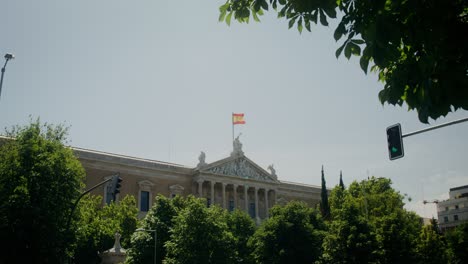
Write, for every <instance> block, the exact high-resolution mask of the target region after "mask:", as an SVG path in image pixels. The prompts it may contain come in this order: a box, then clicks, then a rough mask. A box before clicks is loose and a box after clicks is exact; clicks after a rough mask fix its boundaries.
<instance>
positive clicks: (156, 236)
mask: <svg viewBox="0 0 468 264" xmlns="http://www.w3.org/2000/svg"><path fill="white" fill-rule="evenodd" d="M135 231H136V232H150V233H151V232H154V264H156V241H157V239H158V235H157V232H156V229H154V230H151V229H143V228H138V229H137V230H135Z"/></svg>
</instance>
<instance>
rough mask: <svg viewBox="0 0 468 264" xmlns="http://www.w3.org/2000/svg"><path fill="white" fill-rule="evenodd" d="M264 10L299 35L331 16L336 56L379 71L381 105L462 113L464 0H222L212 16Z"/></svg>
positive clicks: (466, 32) (467, 91)
mask: <svg viewBox="0 0 468 264" xmlns="http://www.w3.org/2000/svg"><path fill="white" fill-rule="evenodd" d="M270 8H273V9H274V10H275V11H276V12H277V13H278V18H285V19H286V20H288V24H289V28H291V27H293V26H297V29H298V30H299V32H302V31H303V29H304V28H305V29H306V30H308V31H311V24H312V23H315V24H318V21H320V24H322V25H323V26H328V21H329V20H330V19H336V18H338V19H339V23H338V26H337V27H336V29H335V32H334V35H333V36H334V38H335V40H336V41H339V40H342V39H343V42H342V44H341V46H340V47H339V48H338V49H337V50H336V57H339V56H340V55H341V54H342V53H344V55H345V57H346V58H348V59H349V58H350V57H351V56H353V55H354V56H358V57H360V60H359V63H360V66H361V68H362V70H363V71H364V72H365V73H367V71H368V69H369V66H371V67H370V69H371V70H373V71H376V72H377V73H378V76H379V80H380V81H382V82H384V88H383V90H381V91H380V93H379V99H380V101H381V102H382V104H384V103H389V104H392V105H400V106H401V105H402V104H403V103H406V105H407V106H408V108H409V110H416V111H417V112H418V117H419V120H420V121H421V122H423V123H427V122H428V119H429V118H432V119H437V118H439V117H441V116H445V115H447V114H448V113H449V112H451V111H453V110H457V109H459V108H462V109H465V110H468V74H467V71H468V54H467V49H468V37H466V36H468V1H466V0H451V1H440V0H412V1H404V0H395V1H390V0H375V1H368V0H338V1H336V0H227V1H226V3H225V4H224V5H222V6H221V7H220V17H219V20H220V21H226V23H227V24H228V25H230V23H231V19H232V18H233V17H234V19H236V20H237V21H239V22H241V23H242V22H249V19H250V16H252V18H253V19H254V20H255V21H259V16H261V15H263V13H264V12H265V11H268V10H269V9H270ZM337 11H338V12H337Z"/></svg>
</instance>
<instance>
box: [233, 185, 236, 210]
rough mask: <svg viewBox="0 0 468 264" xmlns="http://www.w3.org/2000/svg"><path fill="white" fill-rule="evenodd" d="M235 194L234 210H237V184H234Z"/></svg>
mask: <svg viewBox="0 0 468 264" xmlns="http://www.w3.org/2000/svg"><path fill="white" fill-rule="evenodd" d="M233 186H234V192H233V195H234V209H236V208H237V184H234V185H233Z"/></svg>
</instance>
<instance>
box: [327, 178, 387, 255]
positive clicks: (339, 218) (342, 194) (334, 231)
mask: <svg viewBox="0 0 468 264" xmlns="http://www.w3.org/2000/svg"><path fill="white" fill-rule="evenodd" d="M330 205H331V210H332V211H331V214H332V220H331V221H330V223H329V228H328V232H327V233H326V235H325V238H324V241H323V258H322V260H323V262H324V263H356V264H358V263H376V260H377V256H376V251H377V250H378V246H377V241H376V237H375V232H374V230H373V227H372V226H371V225H370V223H369V221H368V220H367V219H366V217H365V215H364V214H363V212H362V210H361V205H360V202H359V201H357V200H355V199H352V197H350V194H349V193H348V191H346V190H345V189H343V188H342V187H341V186H340V185H338V186H336V187H335V188H334V189H333V190H332V192H331V195H330Z"/></svg>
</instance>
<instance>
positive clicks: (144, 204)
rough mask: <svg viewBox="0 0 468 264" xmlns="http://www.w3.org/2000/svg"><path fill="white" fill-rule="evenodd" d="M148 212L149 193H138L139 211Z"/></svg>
mask: <svg viewBox="0 0 468 264" xmlns="http://www.w3.org/2000/svg"><path fill="white" fill-rule="evenodd" d="M148 210H149V192H146V191H141V192H140V211H142V212H148Z"/></svg>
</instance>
